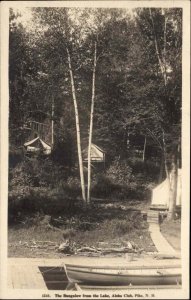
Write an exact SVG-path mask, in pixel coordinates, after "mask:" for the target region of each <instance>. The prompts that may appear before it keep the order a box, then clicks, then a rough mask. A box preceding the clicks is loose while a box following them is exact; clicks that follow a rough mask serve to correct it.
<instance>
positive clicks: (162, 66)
mask: <svg viewBox="0 0 191 300" xmlns="http://www.w3.org/2000/svg"><path fill="white" fill-rule="evenodd" d="M149 13H150V18H151V22H152V29H153V35H154V43H155V51H156V55H157V58H158V62H159V66H160V69H161V73H162V76H163V79H164V85H165V87H166V84H167V80H166V68H165V65H166V61H165V64H164V63H163V59H162V58H161V56H160V53H159V47H158V41H157V35H156V30H155V24H154V19H153V15H152V11H151V8H149ZM164 38H165V40H164V45H165V46H164V49H165V51H166V18H165V30H164ZM165 55H166V54H165Z"/></svg>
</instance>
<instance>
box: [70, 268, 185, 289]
mask: <svg viewBox="0 0 191 300" xmlns="http://www.w3.org/2000/svg"><path fill="white" fill-rule="evenodd" d="M66 274H67V277H68V279H69V281H70V282H75V283H88V284H101V285H176V284H181V272H180V270H179V269H172V270H155V269H146V270H141V269H140V270H138V269H137V270H126V271H125V270H122V271H120V270H107V269H91V270H90V269H88V268H84V267H83V268H80V267H79V268H77V267H72V266H66Z"/></svg>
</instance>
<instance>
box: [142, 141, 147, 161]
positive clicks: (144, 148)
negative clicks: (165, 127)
mask: <svg viewBox="0 0 191 300" xmlns="http://www.w3.org/2000/svg"><path fill="white" fill-rule="evenodd" d="M146 144H147V137H146V135H145V141H144V147H143V162H144V161H145V150H146Z"/></svg>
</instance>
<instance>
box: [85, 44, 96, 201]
mask: <svg viewBox="0 0 191 300" xmlns="http://www.w3.org/2000/svg"><path fill="white" fill-rule="evenodd" d="M96 61H97V43H96V42H95V49H94V65H93V76H92V101H91V112H90V129H89V145H88V191H87V204H89V203H90V192H91V144H92V132H93V116H94V100H95V72H96Z"/></svg>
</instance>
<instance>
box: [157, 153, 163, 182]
mask: <svg viewBox="0 0 191 300" xmlns="http://www.w3.org/2000/svg"><path fill="white" fill-rule="evenodd" d="M163 173H164V154H163V153H162V155H161V162H160V172H159V178H158V183H159V184H160V183H161V182H162V180H163Z"/></svg>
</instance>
